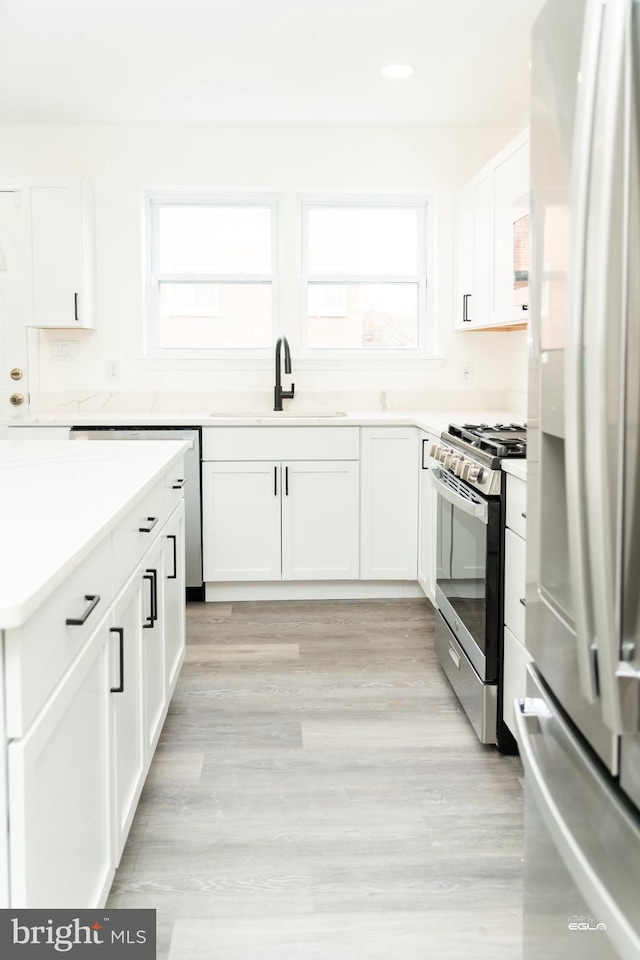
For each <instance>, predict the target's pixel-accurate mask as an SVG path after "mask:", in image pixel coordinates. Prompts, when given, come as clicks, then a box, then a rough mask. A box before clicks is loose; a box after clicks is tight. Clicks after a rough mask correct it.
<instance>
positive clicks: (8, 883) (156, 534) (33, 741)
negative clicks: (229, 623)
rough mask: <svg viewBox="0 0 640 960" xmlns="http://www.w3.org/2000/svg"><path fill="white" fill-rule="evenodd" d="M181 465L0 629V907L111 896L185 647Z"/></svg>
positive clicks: (92, 902)
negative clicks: (0, 851) (4, 837)
mask: <svg viewBox="0 0 640 960" xmlns="http://www.w3.org/2000/svg"><path fill="white" fill-rule="evenodd" d="M182 470H183V465H182V461H178V460H176V461H175V463H174V465H173V466H172V467H170V468H169V469H168V470H167V471H166V472H165V473H164V475H163V474H162V473H161V474H160V475H159V477H156V478H154V477H153V476H152V477H151V478H150V479H149V481H148V483H147V492H146V493H145V494H144V496H143V497H142V498H140V499H137V500H136V501H135V502H134V506H133V507H132V508H131V509H130V511H128V512H127V513H125V515H124V517H122V518H121V519H120V520H119V521H118V524H117V525H116V526H115V527H114V528H113V530H111V529H110V528H109V527H107V532H106V533H104V534H103V535H102V536H101V539H99V540H98V542H97V543H96V545H95V546H94V547H93V549H92V550H91V552H89V553H88V555H86V556H83V557H82V559H81V561H79V562H76V563H75V565H74V566H73V567H72V568H71V569H69V570H68V572H67V574H66V576H65V577H64V578H63V579H62V581H61V582H60V583H59V584H58V586H57V588H56V590H55V591H54V592H53V593H51V594H50V595H49V596H48V597H47V598H46V599H45V600H44V601H43V602H42V603H41V604H40V605H39V606H38V607H37V608H36V609H35V610H34V612H33V613H32V614H31V615H30V616H29V617H28V618H27V619H26V620H25V621H24V622H23V623H21V624H20V625H19V626H16V627H12V628H11V629H6V630H4V632H3V633H2V650H3V657H2V661H0V667H2V668H3V672H2V670H0V687H1V690H0V693H1V696H0V703H2V704H3V709H2V721H1V724H0V729H2V730H3V732H4V734H5V737H4V739H3V741H2V762H1V763H0V783H2V782H6V790H7V796H8V811H7V815H6V816H5V819H4V821H3V822H4V823H8V844H9V856H8V858H5V859H3V861H2V869H4V868H5V866H6V865H7V864H8V872H7V874H6V875H5V874H0V906H9V905H11V906H13V907H41V908H54V907H97V906H100V905H102V904H104V902H105V900H106V897H107V894H108V891H109V887H110V884H111V880H112V878H113V875H114V871H115V867H116V865H117V863H118V862H119V859H120V856H121V854H122V849H123V846H124V843H125V840H126V837H127V833H128V831H129V828H130V826H131V821H132V819H133V816H134V813H135V808H136V804H137V802H138V799H139V796H140V792H141V790H142V786H143V782H144V777H145V775H146V772H147V770H148V768H149V764H150V762H151V759H152V756H153V751H154V749H155V746H156V744H157V741H158V737H159V735H160V731H161V729H162V724H163V722H164V718H165V716H166V713H167V709H168V704H169V699H170V695H171V692H172V690H173V688H174V686H175V682H176V679H177V675H178V671H179V668H180V664H181V663H182V660H183V658H184V650H185V647H184V643H185V627H184V618H185V609H184V603H185V576H184V501H183V500H182V499H176V498H177V497H179V496H180V491H176V490H175V489H174V485H173V483H172V480H173V479H174V478H175V476H176V474H177V475H180V473H182ZM81 506H82V504H81ZM5 887H7V888H8V891H7V890H6V889H4V888H5Z"/></svg>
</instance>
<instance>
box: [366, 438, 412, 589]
mask: <svg viewBox="0 0 640 960" xmlns="http://www.w3.org/2000/svg"><path fill="white" fill-rule="evenodd" d="M361 446H362V459H361V501H360V511H361V512H360V517H361V519H360V529H361V540H360V577H361V579H363V580H415V579H416V578H417V572H418V571H417V566H418V467H419V460H418V431H417V430H416V429H415V428H414V427H364V428H363V429H362V439H361Z"/></svg>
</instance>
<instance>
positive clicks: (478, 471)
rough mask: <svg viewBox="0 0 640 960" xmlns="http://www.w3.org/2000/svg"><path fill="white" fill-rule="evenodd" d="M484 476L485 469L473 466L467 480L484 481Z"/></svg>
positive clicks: (472, 481) (473, 481)
mask: <svg viewBox="0 0 640 960" xmlns="http://www.w3.org/2000/svg"><path fill="white" fill-rule="evenodd" d="M483 477H484V470H483V468H482V467H476V466H473V467H471V468H470V470H469V473H468V475H467V480H470V481H471V483H482V478H483Z"/></svg>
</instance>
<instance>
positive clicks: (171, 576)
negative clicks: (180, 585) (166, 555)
mask: <svg viewBox="0 0 640 960" xmlns="http://www.w3.org/2000/svg"><path fill="white" fill-rule="evenodd" d="M167 540H173V573H170V574H168V576H167V580H177V579H178V546H177V540H178V538H177V536H176V534H175V533H168V534H167Z"/></svg>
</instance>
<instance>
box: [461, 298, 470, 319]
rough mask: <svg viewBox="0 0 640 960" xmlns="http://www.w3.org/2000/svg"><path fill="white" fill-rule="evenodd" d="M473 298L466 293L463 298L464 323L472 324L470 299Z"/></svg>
mask: <svg viewBox="0 0 640 960" xmlns="http://www.w3.org/2000/svg"><path fill="white" fill-rule="evenodd" d="M470 297H471V294H470V293H465V294H463V296H462V322H463V323H471V320H470V318H469V298H470Z"/></svg>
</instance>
